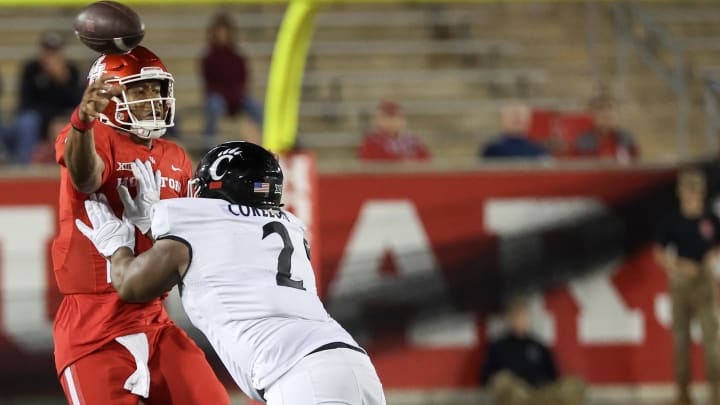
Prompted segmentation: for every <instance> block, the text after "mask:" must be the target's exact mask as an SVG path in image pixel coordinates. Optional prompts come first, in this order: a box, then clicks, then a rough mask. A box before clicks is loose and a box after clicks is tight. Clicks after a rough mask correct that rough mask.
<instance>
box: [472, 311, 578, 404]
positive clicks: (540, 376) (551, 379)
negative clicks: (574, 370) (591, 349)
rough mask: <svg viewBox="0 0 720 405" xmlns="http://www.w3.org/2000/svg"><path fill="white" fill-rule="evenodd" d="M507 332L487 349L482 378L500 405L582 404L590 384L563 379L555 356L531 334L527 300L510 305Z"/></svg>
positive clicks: (506, 315) (567, 378)
mask: <svg viewBox="0 0 720 405" xmlns="http://www.w3.org/2000/svg"><path fill="white" fill-rule="evenodd" d="M504 315H505V326H506V328H507V330H506V331H505V333H504V334H503V335H501V336H499V337H497V338H496V339H494V340H492V341H491V342H490V343H489V344H488V345H487V347H486V349H485V354H484V360H483V364H482V367H481V370H480V379H481V382H482V384H483V385H485V386H487V387H488V389H489V390H490V392H491V395H492V396H493V399H494V400H495V402H494V403H496V404H498V405H579V404H582V403H584V401H585V390H586V383H585V381H583V380H582V379H580V378H578V377H571V376H561V375H560V373H559V371H558V368H557V364H556V362H555V355H554V354H553V352H552V351H551V349H550V348H549V347H548V346H547V345H546V344H545V343H544V342H542V341H540V339H538V338H536V337H535V336H533V333H532V331H531V318H530V307H529V304H528V301H527V299H526V298H524V297H515V298H513V299H511V300H509V301H508V302H507V303H506V308H505V314H504Z"/></svg>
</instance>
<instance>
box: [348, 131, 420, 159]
mask: <svg viewBox="0 0 720 405" xmlns="http://www.w3.org/2000/svg"><path fill="white" fill-rule="evenodd" d="M358 157H359V158H360V159H362V160H383V161H392V160H427V159H429V158H430V152H429V151H428V148H427V147H426V146H425V145H423V143H422V142H421V141H420V140H419V139H418V138H417V137H415V136H413V135H410V134H399V135H397V136H394V137H393V136H388V135H383V134H381V133H369V134H366V135H365V136H364V137H363V142H362V145H360V149H359V150H358Z"/></svg>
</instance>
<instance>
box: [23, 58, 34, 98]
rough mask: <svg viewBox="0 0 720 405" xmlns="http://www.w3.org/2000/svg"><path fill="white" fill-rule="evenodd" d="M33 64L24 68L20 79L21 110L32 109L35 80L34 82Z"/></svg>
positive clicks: (28, 64)
mask: <svg viewBox="0 0 720 405" xmlns="http://www.w3.org/2000/svg"><path fill="white" fill-rule="evenodd" d="M31 67H32V64H31V63H27V64H25V66H24V67H23V70H22V76H21V79H20V109H21V110H24V109H27V108H30V106H31V104H32V99H33V96H34V91H33V87H34V86H33V80H32V69H31Z"/></svg>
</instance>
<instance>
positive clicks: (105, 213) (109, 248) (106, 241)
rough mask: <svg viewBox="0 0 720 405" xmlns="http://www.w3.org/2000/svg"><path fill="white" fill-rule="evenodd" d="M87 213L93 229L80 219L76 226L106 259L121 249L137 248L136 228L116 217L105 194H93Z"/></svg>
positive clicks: (87, 201)
mask: <svg viewBox="0 0 720 405" xmlns="http://www.w3.org/2000/svg"><path fill="white" fill-rule="evenodd" d="M85 211H86V212H87V215H88V219H90V224H91V225H92V228H91V227H89V226H87V225H86V224H85V223H84V222H82V221H81V220H79V219H76V220H75V225H76V226H77V227H78V229H79V230H80V232H82V234H83V235H85V236H86V237H87V238H88V239H90V241H91V242H92V243H93V245H95V248H96V249H97V250H98V252H100V254H101V255H103V256H105V257H110V256H112V255H113V254H114V253H115V252H116V251H117V250H118V249H120V248H121V247H128V248H130V250H132V249H134V248H135V228H134V227H133V226H132V224H131V223H130V222H128V221H127V220H121V219H120V218H118V217H116V216H115V213H114V212H113V211H112V209H111V208H110V205H109V204H108V202H107V198H106V197H105V195H104V194H91V195H90V198H88V199H87V200H85Z"/></svg>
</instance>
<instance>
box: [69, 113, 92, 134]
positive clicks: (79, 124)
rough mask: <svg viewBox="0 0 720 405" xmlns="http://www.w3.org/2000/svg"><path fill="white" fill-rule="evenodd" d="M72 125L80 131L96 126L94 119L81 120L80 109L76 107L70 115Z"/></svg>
mask: <svg viewBox="0 0 720 405" xmlns="http://www.w3.org/2000/svg"><path fill="white" fill-rule="evenodd" d="M70 125H72V127H73V128H75V130H76V131H78V132H87V131H89V130H91V129H92V127H94V126H95V120H94V119H93V120H92V121H90V122H85V121H83V120H81V119H80V114H78V109H77V108H76V109H75V111H73V113H72V115H71V116H70Z"/></svg>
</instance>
